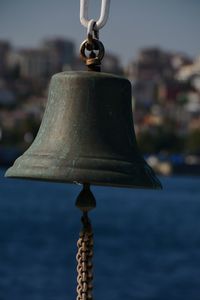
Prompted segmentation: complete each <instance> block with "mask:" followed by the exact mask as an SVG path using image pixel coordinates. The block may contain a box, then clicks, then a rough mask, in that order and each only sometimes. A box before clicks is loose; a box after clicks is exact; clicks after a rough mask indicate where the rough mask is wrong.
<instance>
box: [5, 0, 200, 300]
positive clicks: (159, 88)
mask: <svg viewBox="0 0 200 300" xmlns="http://www.w3.org/2000/svg"><path fill="white" fill-rule="evenodd" d="M90 2H91V3H90V6H89V8H90V10H89V15H90V16H91V17H92V18H94V19H98V17H99V13H100V6H101V1H100V0H98V1H97V0H96V1H90ZM79 10H80V8H79V1H78V0H76V1H66V0H65V1H64V0H57V1H52V0H40V1H31V0H18V1H11V0H0V300H10V299H11V298H12V299H13V297H14V298H15V299H20V300H22V299H29V300H39V299H48V300H59V299H60V300H61V299H65V297H68V298H74V297H75V281H76V280H75V276H76V274H75V251H76V237H77V235H78V230H79V217H80V216H79V213H78V212H77V211H76V209H75V208H74V205H73V202H72V201H74V199H75V195H76V194H77V193H78V190H77V187H73V186H71V185H62V184H49V183H35V182H34V183H30V182H28V181H24V182H21V181H19V180H11V181H9V180H7V179H4V178H3V175H4V172H5V169H6V168H7V167H8V166H9V165H11V164H12V163H13V161H14V160H15V159H16V158H17V157H18V156H19V155H21V154H22V153H23V152H24V151H25V149H27V148H28V147H29V145H30V144H31V143H32V141H33V139H34V137H35V136H36V134H37V131H38V128H39V125H40V123H41V119H42V116H43V113H44V109H45V105H46V101H47V96H48V85H49V80H50V78H51V76H52V75H53V74H54V73H57V72H61V71H68V70H84V69H85V67H84V65H83V63H82V62H81V61H80V59H79V46H80V43H81V42H82V41H83V40H84V39H85V38H86V29H85V28H84V27H83V26H82V25H81V24H80V21H79ZM199 12H200V2H199V1H198V0H191V1H186V0H175V1H174V0H168V1H160V0H151V1H145V0H140V1H138V0H132V1H131V0H126V1H120V0H113V1H111V9H110V16H109V20H108V23H107V24H106V26H105V27H104V28H103V29H102V30H101V31H100V40H101V41H102V42H103V44H104V46H105V49H106V55H105V58H104V60H103V65H102V71H104V72H109V73H115V74H118V75H123V76H125V77H127V78H128V79H129V80H130V81H131V84H132V88H133V97H132V107H133V118H134V127H135V132H136V135H137V141H138V144H139V147H140V150H141V152H142V153H143V155H144V157H145V158H146V160H147V161H148V163H149V164H150V165H151V166H152V167H153V168H154V170H155V171H156V172H157V174H159V175H160V176H161V181H162V182H163V185H164V190H163V191H159V192H153V191H150V192H149V191H148V193H147V192H146V191H132V190H126V189H108V188H107V189H105V188H94V191H95V195H96V197H97V200H99V201H98V207H97V209H96V211H95V212H94V213H93V215H95V218H94V220H95V222H94V223H95V231H96V258H95V263H96V272H95V278H96V279H95V283H96V287H95V291H94V294H95V298H96V299H97V300H98V299H100V298H102V297H104V298H105V297H107V298H108V297H109V298H110V299H115V300H117V299H121V298H122V297H126V299H137V300H143V299H154V300H161V299H162V300H164V299H173V300H178V299H182V300H185V299H187V300H188V299H191V300H195V299H198V300H199V297H200V276H199V275H200V254H199V253H200V251H199V250H200V218H199V213H200V203H199V202H198V201H199V199H200V187H199V175H200V39H199V30H200V18H199ZM164 176H167V177H164ZM58 198H59V199H58ZM67 198H69V199H67ZM108 198H109V201H107V199H108ZM72 199H73V200H72ZM66 200H68V201H66ZM100 200H102V201H100Z"/></svg>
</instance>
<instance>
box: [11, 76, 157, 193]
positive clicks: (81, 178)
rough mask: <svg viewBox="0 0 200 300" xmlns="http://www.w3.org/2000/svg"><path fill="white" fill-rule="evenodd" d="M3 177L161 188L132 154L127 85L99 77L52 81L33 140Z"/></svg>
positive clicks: (118, 79) (122, 80) (135, 151)
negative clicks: (40, 122)
mask: <svg viewBox="0 0 200 300" xmlns="http://www.w3.org/2000/svg"><path fill="white" fill-rule="evenodd" d="M6 176H7V177H21V178H29V179H39V180H50V181H58V182H71V183H90V184H95V185H110V186H121V187H133V188H161V184H160V182H159V180H158V179H157V178H156V176H155V174H154V172H153V171H152V169H151V168H150V167H149V166H148V165H147V163H146V162H145V161H144V159H143V158H142V156H141V155H140V153H139V151H138V147H137V143H136V138H135V133H134V128H133V119H132V109H131V84H130V82H129V81H128V80H127V79H125V78H122V77H118V76H115V75H111V74H105V73H99V72H63V73H59V74H56V75H54V76H53V77H52V80H51V83H50V89H49V99H48V103H47V106H46V110H45V113H44V117H43V120H42V124H41V126H40V129H39V131H38V134H37V136H36V138H35V140H34V142H33V144H32V145H31V146H30V148H29V149H28V150H27V151H26V152H25V153H24V154H23V155H22V156H21V157H19V158H18V159H17V160H16V161H15V163H14V165H13V167H11V168H10V169H9V170H8V171H7V173H6Z"/></svg>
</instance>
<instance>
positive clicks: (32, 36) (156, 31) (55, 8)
mask: <svg viewBox="0 0 200 300" xmlns="http://www.w3.org/2000/svg"><path fill="white" fill-rule="evenodd" d="M79 2H80V1H79V0H77V1H64V0H58V1H56V2H55V1H49V0H41V1H34V2H33V1H30V0H26V1H25V0H19V1H16V2H14V1H11V0H6V1H5V0H1V1H0V20H1V21H0V23H1V26H0V39H5V40H9V41H10V42H11V43H12V44H13V46H15V47H17V48H23V47H30V48H31V47H34V48H35V47H37V46H38V44H40V43H41V42H42V41H43V39H45V38H46V37H57V36H58V37H64V38H68V39H72V41H74V42H75V44H76V47H77V50H76V52H77V53H78V47H79V45H80V43H81V42H82V40H84V39H85V37H86V29H85V28H84V27H83V26H82V25H81V24H80V21H79V10H80V8H79V6H80V4H79ZM100 4H101V1H100V0H99V1H90V11H89V15H90V17H92V18H95V19H97V18H98V16H99V13H100ZM199 11H200V2H199V1H197V0H192V1H186V0H176V1H172V0H169V1H167V2H164V1H159V0H151V1H148V2H147V1H145V0H140V1H135V0H134V1H129V0H126V1H120V0H115V1H111V9H110V17H109V20H108V23H107V24H106V27H105V28H103V29H102V30H101V32H100V39H101V40H102V42H103V43H104V45H105V48H106V50H107V51H108V52H112V53H114V54H116V55H118V56H119V59H120V60H121V61H122V64H123V65H127V64H128V63H129V62H130V61H131V60H133V58H134V57H135V56H136V55H137V52H138V51H139V49H141V48H144V47H146V46H157V47H161V48H166V49H168V50H171V51H178V52H183V53H186V54H188V55H190V56H192V57H195V56H198V55H199V54H200V40H199V39H198V29H199V28H200V18H199Z"/></svg>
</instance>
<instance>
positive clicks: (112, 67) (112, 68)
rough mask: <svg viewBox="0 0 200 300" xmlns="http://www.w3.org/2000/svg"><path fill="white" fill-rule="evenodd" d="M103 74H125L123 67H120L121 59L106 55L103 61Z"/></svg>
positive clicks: (109, 54)
mask: <svg viewBox="0 0 200 300" xmlns="http://www.w3.org/2000/svg"><path fill="white" fill-rule="evenodd" d="M101 70H102V72H106V73H114V74H119V75H121V74H122V73H123V70H122V67H121V66H120V61H119V58H118V57H117V56H116V55H114V54H111V53H106V54H105V56H104V58H103V60H102V68H101Z"/></svg>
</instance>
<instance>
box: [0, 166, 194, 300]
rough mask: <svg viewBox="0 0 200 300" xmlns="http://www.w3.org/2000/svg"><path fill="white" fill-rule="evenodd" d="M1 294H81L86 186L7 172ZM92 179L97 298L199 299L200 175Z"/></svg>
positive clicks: (34, 299) (0, 222)
mask: <svg viewBox="0 0 200 300" xmlns="http://www.w3.org/2000/svg"><path fill="white" fill-rule="evenodd" d="M3 173H4V170H1V171H0V300H13V299H14V300H64V299H68V300H69V299H70V300H72V299H73V300H74V299H75V298H76V260H75V255H76V240H77V238H78V232H79V229H80V227H81V224H80V216H81V214H80V212H79V211H78V209H77V208H76V207H75V205H74V203H75V199H76V196H77V195H78V193H79V191H80V189H81V188H80V187H79V186H76V185H70V184H55V183H45V182H34V181H25V180H13V179H5V178H3ZM161 181H162V184H163V186H164V190H162V191H150V190H132V189H121V188H104V187H93V188H92V190H93V192H94V194H95V196H96V200H97V208H96V209H95V210H94V211H92V212H91V214H90V216H91V219H92V223H93V228H94V232H95V257H94V264H95V269H94V299H95V300H101V299H109V300H122V299H126V300H188V299H189V300H199V299H200V179H199V177H196V178H189V177H169V178H161Z"/></svg>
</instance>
